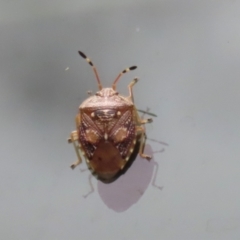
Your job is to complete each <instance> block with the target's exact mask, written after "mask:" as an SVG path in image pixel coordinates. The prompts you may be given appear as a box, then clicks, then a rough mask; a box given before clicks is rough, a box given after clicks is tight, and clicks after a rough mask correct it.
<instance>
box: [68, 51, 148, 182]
mask: <svg viewBox="0 0 240 240" xmlns="http://www.w3.org/2000/svg"><path fill="white" fill-rule="evenodd" d="M79 54H80V56H82V57H83V58H84V59H86V61H87V62H88V63H89V64H90V65H91V66H92V68H93V71H94V74H95V76H96V79H97V82H98V88H99V91H98V92H96V94H95V95H93V96H90V97H88V98H87V99H86V100H85V101H84V102H83V103H82V104H81V105H80V107H79V113H78V114H77V116H76V130H75V131H73V132H72V133H71V135H70V138H69V139H68V142H69V143H73V145H74V148H75V151H76V154H77V157H78V160H77V161H76V162H74V163H73V164H72V165H71V168H72V169H74V168H75V167H76V166H77V165H79V164H80V163H81V162H82V158H81V154H82V155H83V156H84V157H85V159H86V163H87V166H88V168H89V169H90V170H91V172H92V174H93V175H95V176H96V178H97V179H99V180H101V181H102V182H105V183H109V182H112V181H114V180H115V179H116V178H117V176H119V174H120V175H121V173H124V172H125V171H126V169H125V168H126V166H127V165H128V164H127V163H128V161H130V158H132V156H133V152H136V151H137V152H138V153H139V155H140V156H141V157H142V158H145V159H147V160H150V159H151V156H148V155H145V154H144V145H145V141H146V133H145V128H144V126H143V125H144V124H145V123H150V122H152V119H151V118H149V119H141V118H140V116H139V115H138V112H137V109H136V107H135V105H134V100H133V92H132V87H133V85H134V84H135V83H136V82H137V81H138V79H137V78H134V80H133V81H132V82H131V83H130V84H129V85H128V89H129V96H128V97H124V96H121V95H120V94H119V93H118V92H117V91H116V84H117V82H118V80H119V78H120V77H121V76H122V75H123V74H124V73H126V72H128V71H131V70H134V69H136V68H137V67H136V66H132V67H130V68H126V69H125V70H123V71H122V72H121V73H120V74H119V75H118V77H117V78H116V79H115V81H114V82H113V85H112V87H111V88H103V87H102V84H101V82H100V79H99V76H98V73H97V70H96V68H95V66H94V65H93V63H92V62H91V60H90V59H89V58H87V56H86V55H85V54H84V53H82V52H80V51H79ZM135 157H136V154H135Z"/></svg>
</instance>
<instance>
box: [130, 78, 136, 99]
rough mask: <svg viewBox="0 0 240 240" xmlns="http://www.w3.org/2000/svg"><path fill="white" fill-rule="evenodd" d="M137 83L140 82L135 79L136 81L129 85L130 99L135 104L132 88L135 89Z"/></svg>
mask: <svg viewBox="0 0 240 240" xmlns="http://www.w3.org/2000/svg"><path fill="white" fill-rule="evenodd" d="M137 82H138V78H134V79H133V80H132V82H130V84H129V85H128V90H129V97H128V99H129V100H131V101H132V102H134V98H133V91H132V88H133V86H134V85H135V84H136V83H137Z"/></svg>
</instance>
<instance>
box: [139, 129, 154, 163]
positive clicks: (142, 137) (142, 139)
mask: <svg viewBox="0 0 240 240" xmlns="http://www.w3.org/2000/svg"><path fill="white" fill-rule="evenodd" d="M137 131H138V134H139V140H140V147H139V155H140V156H141V157H142V158H145V159H147V160H151V159H152V157H151V156H149V155H147V154H145V153H144V148H145V142H146V139H147V136H146V133H145V128H144V127H142V126H138V127H137Z"/></svg>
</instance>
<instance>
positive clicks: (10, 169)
mask: <svg viewBox="0 0 240 240" xmlns="http://www.w3.org/2000/svg"><path fill="white" fill-rule="evenodd" d="M78 50H82V51H83V52H85V53H86V54H87V55H88V56H89V57H90V58H91V59H92V61H93V62H94V63H95V65H96V66H97V69H98V71H99V75H100V77H101V79H102V82H103V85H104V86H109V85H110V84H111V83H112V82H113V80H114V79H115V77H116V76H117V74H118V73H119V72H120V71H121V70H123V69H124V68H125V67H128V66H131V65H137V66H138V67H139V68H138V69H137V70H135V71H134V72H131V73H128V74H126V75H125V76H124V77H123V78H122V79H121V81H120V82H119V84H118V90H119V91H120V92H121V93H122V94H127V87H126V86H127V84H128V83H129V82H130V81H131V79H132V78H133V77H134V76H139V77H140V81H139V83H138V84H137V85H136V86H135V87H134V93H135V101H136V105H137V107H138V108H140V109H146V108H147V107H149V108H150V109H151V111H152V112H154V113H155V114H157V115H158V117H157V118H154V122H153V124H151V125H150V126H148V127H147V132H148V136H149V138H152V139H155V140H158V141H159V142H160V143H157V142H152V141H149V142H148V145H147V147H146V151H147V152H150V153H152V154H153V161H151V162H150V163H148V162H146V161H145V160H142V159H140V158H137V159H136V161H135V162H134V164H133V166H132V168H131V169H129V171H128V172H127V174H126V175H124V176H123V177H121V178H120V179H119V180H118V181H116V182H114V183H113V184H110V185H104V184H101V183H99V182H97V181H96V180H95V179H92V180H93V185H94V188H95V191H94V193H92V194H91V195H89V196H88V197H87V198H83V195H84V194H86V193H87V192H88V191H89V188H90V187H89V184H88V175H89V173H88V172H83V173H81V172H80V171H79V168H77V169H76V170H74V171H72V170H71V169H70V168H69V165H70V164H71V163H72V162H73V161H74V160H75V159H76V156H75V152H74V150H73V147H72V146H71V145H67V142H66V139H67V138H68V136H69V133H70V132H71V131H72V130H74V128H75V124H74V117H75V114H76V113H77V109H78V106H79V105H80V103H81V102H82V101H83V100H84V99H85V98H86V96H87V94H86V92H87V91H88V90H93V91H96V90H97V84H96V80H95V78H94V75H93V72H92V70H91V68H90V67H89V66H88V64H87V63H86V62H85V61H84V60H83V59H81V58H80V57H79V56H78V54H77V51H78ZM68 68H69V69H68ZM67 69H68V70H67ZM239 77H240V1H237V0H229V1H226V0H224V1H223V0H212V1H209V0H202V1H190V0H189V1H173V0H169V1H167V0H166V1H163V0H162V1H153V0H149V1H137V0H128V1H126V0H122V1H110V0H101V1H96V0H92V1H89V0H88V1H87V0H86V1H85V0H84V1H76V0H70V1H56V0H52V1H49V0H48V1H45V0H41V1H40V0H39V1H32V0H31V1H30V0H23V1H7V0H6V1H3V0H1V1H0V119H1V122H0V123H1V124H0V127H1V139H0V141H1V142H0V146H1V151H0V154H1V155H0V157H1V169H0V191H1V204H0V235H1V239H34V240H35V239H44V240H45V239H49V240H54V239H57V240H64V239H72V240H74V239H96V238H97V239H178V240H181V239H191V240H192V239H211V240H212V239H218V240H219V239H240V188H239V181H240V174H239V168H240V158H239V157H240V147H239V143H240V127H239V123H240V110H239V101H240V94H239V88H240V78H239ZM156 164H158V169H159V171H158V173H157V175H156V184H157V185H159V186H161V190H159V189H158V188H155V187H153V186H152V184H151V181H152V178H153V176H154V171H155V170H154V168H155V167H156V166H157V165H156ZM140 165H141V166H140ZM82 168H84V167H83V166H82ZM139 169H140V171H139Z"/></svg>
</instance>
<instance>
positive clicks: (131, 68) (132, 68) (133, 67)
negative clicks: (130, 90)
mask: <svg viewBox="0 0 240 240" xmlns="http://www.w3.org/2000/svg"><path fill="white" fill-rule="evenodd" d="M136 68H137V66H132V67H130V68H129V70H134V69H136Z"/></svg>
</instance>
